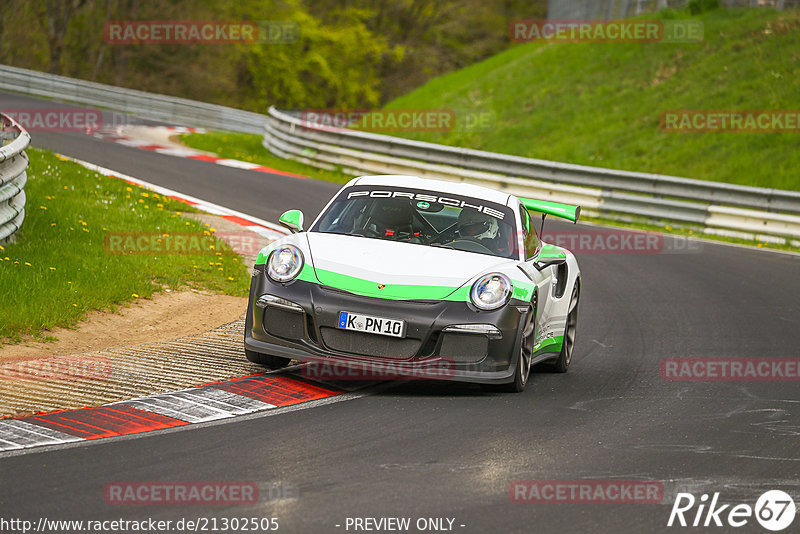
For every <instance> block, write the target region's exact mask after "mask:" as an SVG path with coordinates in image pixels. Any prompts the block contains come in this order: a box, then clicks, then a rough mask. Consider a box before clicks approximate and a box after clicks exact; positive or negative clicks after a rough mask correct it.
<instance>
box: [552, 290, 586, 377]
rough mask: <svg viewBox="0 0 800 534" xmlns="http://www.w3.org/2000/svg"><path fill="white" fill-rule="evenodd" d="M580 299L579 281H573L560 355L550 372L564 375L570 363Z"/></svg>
mask: <svg viewBox="0 0 800 534" xmlns="http://www.w3.org/2000/svg"><path fill="white" fill-rule="evenodd" d="M580 298H581V284H580V280H576V281H575V287H573V288H572V296H571V297H570V299H569V311H568V312H567V326H566V328H564V343H562V344H561V354H559V355H558V359H557V360H556V361H555V362H553V365H552V370H553V371H554V372H556V373H566V372H567V369H569V364H570V363H571V362H572V351H573V349H574V348H575V334H576V333H577V331H578V302H579V301H580Z"/></svg>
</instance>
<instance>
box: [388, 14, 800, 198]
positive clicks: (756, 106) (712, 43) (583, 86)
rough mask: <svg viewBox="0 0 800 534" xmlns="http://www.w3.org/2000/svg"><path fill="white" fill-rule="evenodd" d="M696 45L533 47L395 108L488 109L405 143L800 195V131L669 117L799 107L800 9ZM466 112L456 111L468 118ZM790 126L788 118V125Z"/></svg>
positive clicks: (707, 17)
mask: <svg viewBox="0 0 800 534" xmlns="http://www.w3.org/2000/svg"><path fill="white" fill-rule="evenodd" d="M654 17H655V18H665V19H666V18H679V19H688V18H692V19H693V20H695V21H699V22H701V23H702V24H703V26H704V38H703V41H702V42H697V43H683V44H678V43H613V42H612V43H529V44H521V45H518V46H515V47H513V48H511V49H509V50H507V51H504V52H502V53H500V54H497V55H495V56H492V57H490V58H488V59H486V60H485V61H482V62H480V63H476V64H474V65H470V66H468V67H466V68H464V69H461V70H458V71H455V72H452V73H449V74H446V75H443V76H440V77H438V78H435V79H433V80H431V81H430V82H428V83H426V84H425V85H423V86H422V87H420V88H418V89H416V90H414V91H412V92H411V93H408V94H406V95H404V96H402V97H399V98H397V99H396V100H394V101H392V102H390V103H389V104H388V105H387V106H386V107H387V108H389V109H392V108H400V109H440V108H444V109H452V110H464V111H465V112H473V113H477V112H484V113H487V114H488V116H490V117H491V118H492V120H491V121H488V122H487V123H485V124H483V125H478V126H475V127H471V128H470V127H467V126H466V124H464V125H463V127H460V126H461V125H460V124H457V127H456V128H455V129H453V130H452V131H449V132H445V133H434V132H406V133H398V134H395V135H402V136H404V137H408V138H413V139H418V140H423V141H431V142H435V143H444V144H448V145H454V146H462V147H470V148H476V149H482V150H488V151H492V152H503V153H506V154H514V155H519V156H527V157H533V158H540V159H546V160H552V161H562V162H569V163H575V164H583V165H591V166H596V167H606V168H612V169H624V170H628V171H642V172H653V173H660V174H668V175H675V176H684V177H689V178H695V179H700V180H713V181H719V182H727V183H732V184H741V185H750V186H758V187H771V188H778V189H790V190H795V191H797V190H800V178H798V174H797V168H798V167H800V130H795V131H791V132H784V133H736V132H709V133H686V132H679V133H670V132H666V131H664V130H663V129H662V127H661V117H662V114H663V113H664V112H666V111H670V110H738V111H742V110H795V113H796V110H798V109H800V10H796V9H795V10H786V11H784V12H779V11H775V10H774V9H718V10H715V11H711V12H708V13H705V14H702V15H698V16H696V17H689V15H688V13H686V12H677V11H674V10H665V11H662V12H661V13H659V14H655V15H652V14H650V15H642V18H654ZM458 118H459V115H458V113H457V114H456V119H457V121H458ZM786 124H787V125H788V122H787V123H786Z"/></svg>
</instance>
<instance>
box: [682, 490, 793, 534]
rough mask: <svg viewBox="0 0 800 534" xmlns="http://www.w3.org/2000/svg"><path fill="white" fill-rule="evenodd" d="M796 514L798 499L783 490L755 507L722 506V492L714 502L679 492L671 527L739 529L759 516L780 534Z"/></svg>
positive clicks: (768, 495) (764, 497)
mask: <svg viewBox="0 0 800 534" xmlns="http://www.w3.org/2000/svg"><path fill="white" fill-rule="evenodd" d="M695 505H697V509H696V510H694V508H695ZM796 513H797V507H796V506H795V503H794V500H792V497H791V496H790V495H789V494H788V493H786V492H785V491H781V490H770V491H767V492H765V493H764V494H763V495H761V497H759V498H758V500H757V501H756V504H755V506H754V507H752V506H750V505H749V504H737V505H733V506H732V505H730V504H719V493H714V496H713V497H712V498H711V502H709V497H708V495H707V494H703V495H702V496H700V499H696V498H695V496H694V495H692V494H691V493H678V496H677V497H676V498H675V504H673V505H672V512H670V514H669V521H667V526H668V527H671V526H673V525H674V526H682V527H687V526H691V527H710V526H716V527H722V526H728V527H733V528H738V527H743V526H745V525H747V524H748V523H749V522H750V521H751V520H752V519H753V517H755V519H756V521H758V523H759V524H760V525H761V526H762V527H764V528H765V529H767V530H771V531H773V532H778V531H781V530H784V529H785V528H787V527H788V526H789V525H791V524H792V523H793V522H794V516H795V514H796Z"/></svg>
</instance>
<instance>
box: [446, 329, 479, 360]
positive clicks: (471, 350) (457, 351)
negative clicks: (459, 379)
mask: <svg viewBox="0 0 800 534" xmlns="http://www.w3.org/2000/svg"><path fill="white" fill-rule="evenodd" d="M488 350H489V338H488V337H486V336H482V335H477V334H455V333H445V334H444V335H443V336H442V346H441V348H440V349H439V356H441V357H442V358H447V359H448V360H453V361H454V362H456V363H478V362H480V361H481V360H483V359H484V358H485V357H486V353H487V351H488Z"/></svg>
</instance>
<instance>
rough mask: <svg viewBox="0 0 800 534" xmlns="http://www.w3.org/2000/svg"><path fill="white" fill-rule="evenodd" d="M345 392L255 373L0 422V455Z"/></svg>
mask: <svg viewBox="0 0 800 534" xmlns="http://www.w3.org/2000/svg"><path fill="white" fill-rule="evenodd" d="M343 393H346V391H345V390H343V389H340V388H337V387H335V386H330V385H327V384H317V383H312V382H309V381H306V380H303V379H301V378H297V377H293V376H287V375H284V374H261V375H253V376H249V377H244V378H235V379H232V380H226V381H223V382H216V383H213V384H208V385H205V386H200V387H195V388H189V389H185V390H182V391H176V392H172V393H163V394H160V395H153V396H150V397H142V398H139V399H133V400H128V401H122V402H116V403H113V404H106V405H104V406H98V407H96V408H83V409H80V410H70V411H65V412H53V413H47V414H40V415H32V416H27V417H21V418H17V419H2V420H0V452H7V451H15V450H20V449H28V448H32V447H40V446H45V445H59V444H65V443H73V442H81V441H87V440H95V439H100V438H109V437H115V436H127V435H132V434H140V433H143V432H151V431H154V430H163V429H168V428H174V427H180V426H185V425H191V424H196V423H205V422H209V421H217V420H220V419H228V418H232V417H237V416H241V415H246V414H251V413H256V412H263V411H266V410H274V409H276V408H283V407H286V406H292V405H296V404H301V403H305V402H310V401H318V400H321V399H325V398H328V397H335V396H338V395H341V394H343Z"/></svg>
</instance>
